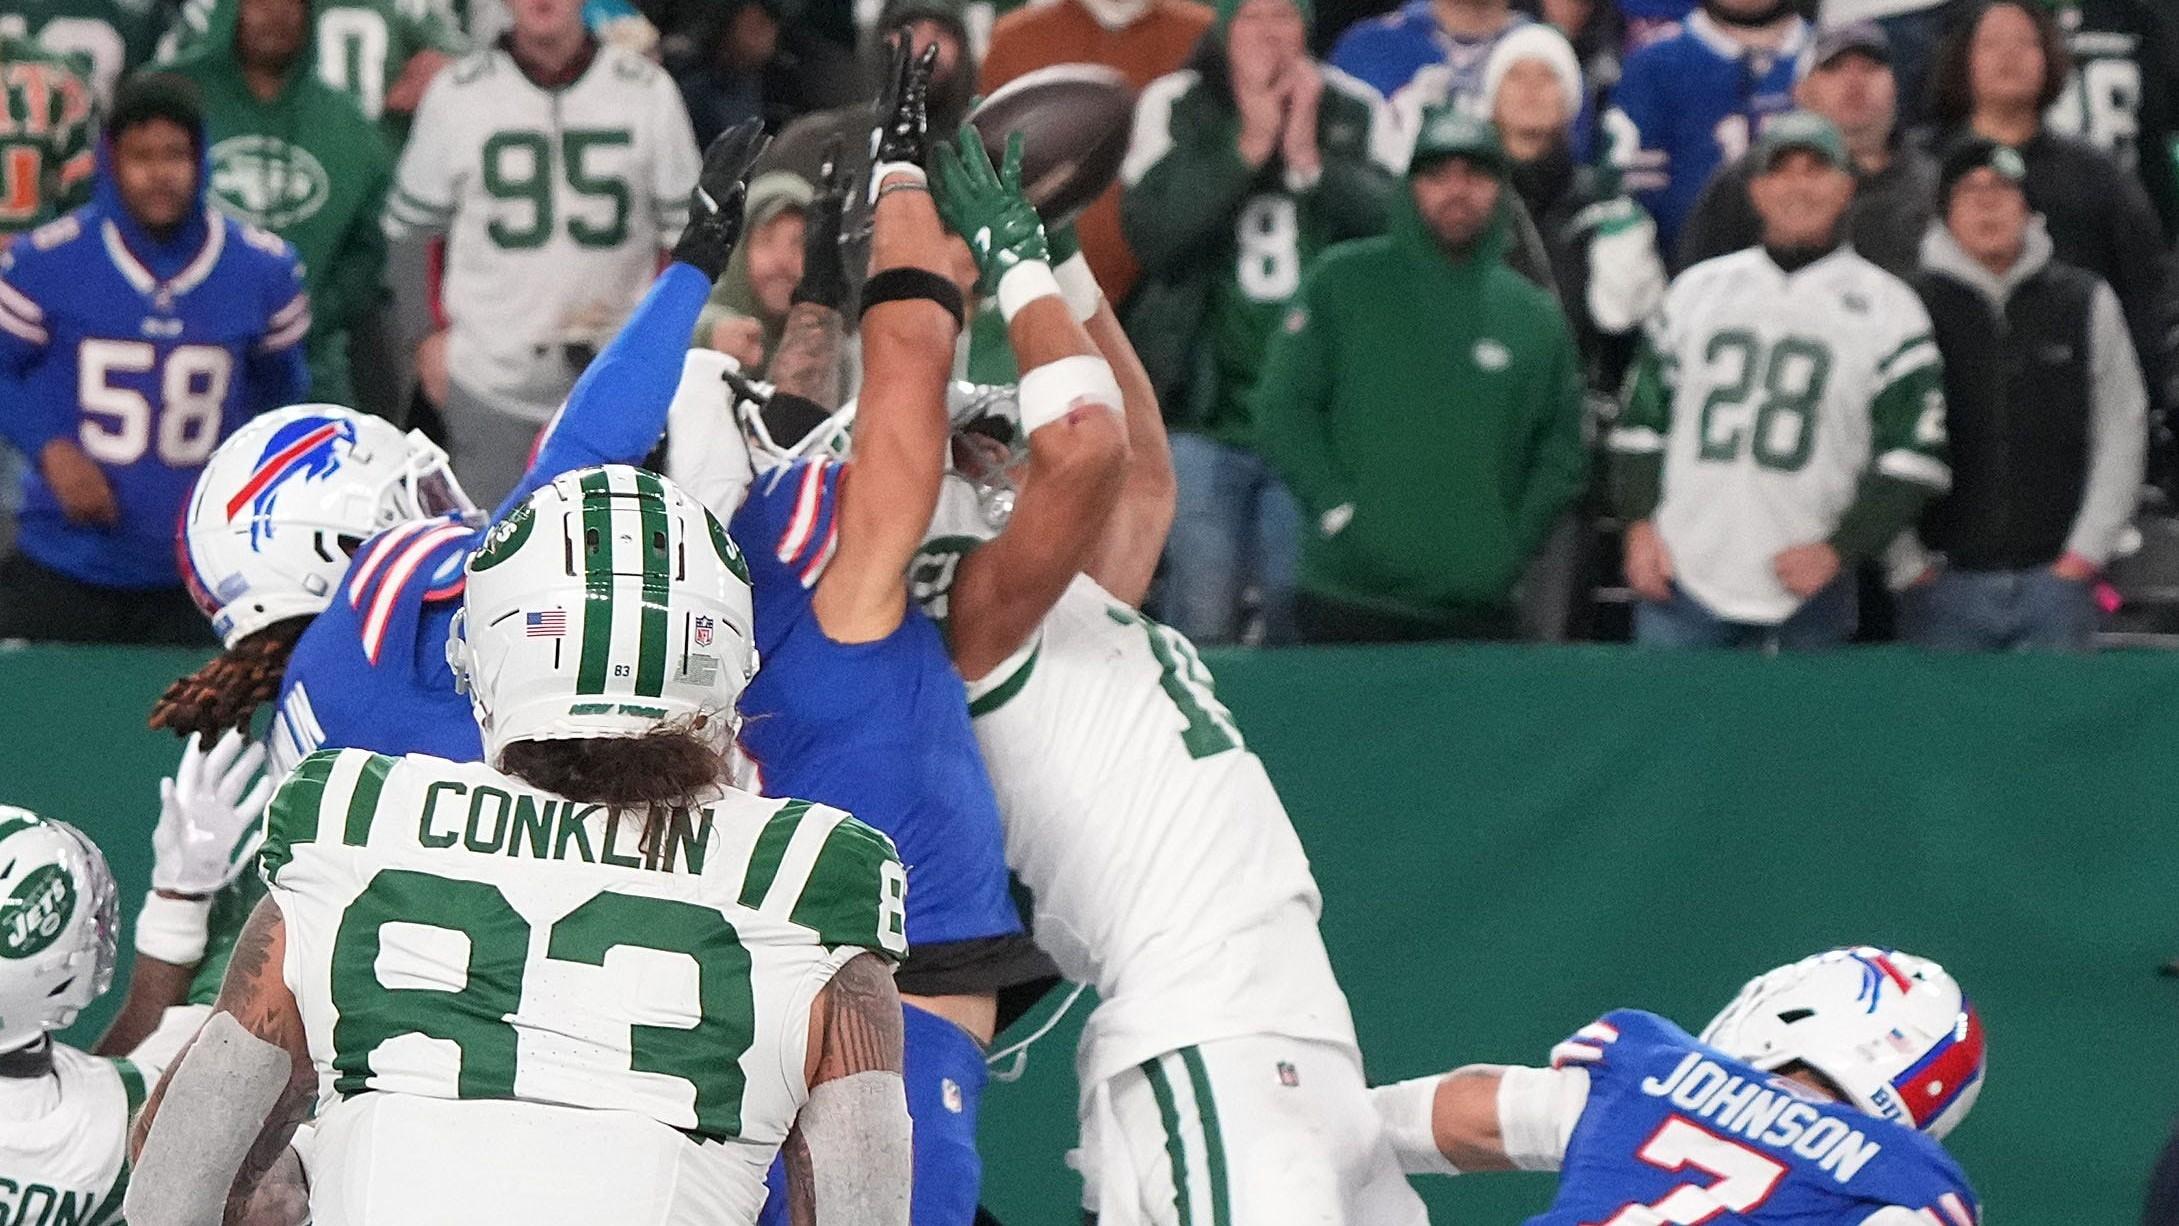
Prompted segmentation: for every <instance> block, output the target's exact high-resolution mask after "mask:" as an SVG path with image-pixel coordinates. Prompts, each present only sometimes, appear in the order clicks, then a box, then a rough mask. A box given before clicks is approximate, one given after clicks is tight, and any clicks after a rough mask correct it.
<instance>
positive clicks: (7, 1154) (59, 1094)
mask: <svg viewBox="0 0 2179 1226" xmlns="http://www.w3.org/2000/svg"><path fill="white" fill-rule="evenodd" d="M159 1072H160V1070H158V1069H156V1068H153V1069H148V1070H146V1069H143V1068H141V1067H140V1066H138V1065H136V1064H133V1063H131V1062H130V1061H127V1060H114V1059H107V1058H105V1057H102V1056H93V1055H89V1054H86V1053H84V1052H80V1051H77V1050H76V1049H75V1048H73V1047H67V1046H63V1045H62V1044H59V1043H55V1044H54V1045H53V1071H52V1073H51V1074H50V1075H48V1076H45V1077H36V1078H28V1077H26V1078H13V1077H10V1078H5V1079H0V1222H10V1223H13V1222H24V1223H33V1224H36V1223H48V1222H80V1223H82V1224H83V1226H107V1224H108V1223H118V1222H119V1221H120V1220H121V1195H122V1193H123V1192H124V1191H125V1190H126V1189H127V1187H128V1179H127V1165H128V1138H129V1116H130V1115H131V1114H133V1113H134V1112H135V1111H136V1109H137V1108H138V1107H141V1106H143V1104H144V1087H145V1086H146V1084H148V1083H149V1082H152V1081H156V1080H157V1079H158V1076H159ZM147 1073H148V1076H147Z"/></svg>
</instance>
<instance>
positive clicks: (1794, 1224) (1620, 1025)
mask: <svg viewBox="0 0 2179 1226" xmlns="http://www.w3.org/2000/svg"><path fill="white" fill-rule="evenodd" d="M1552 1062H1553V1064H1554V1065H1556V1066H1558V1067H1567V1066H1570V1065H1579V1066H1581V1067H1583V1068H1585V1069H1587V1071H1588V1074H1589V1098H1588V1102H1587V1105H1586V1106H1584V1107H1583V1109H1582V1112H1581V1118H1580V1120H1579V1121H1578V1122H1577V1123H1576V1124H1575V1125H1574V1129H1573V1132H1572V1135H1571V1136H1570V1137H1569V1139H1568V1141H1567V1145H1566V1156H1565V1161H1564V1163H1563V1165H1562V1166H1561V1168H1560V1174H1559V1195H1558V1199H1557V1200H1555V1201H1553V1202H1552V1205H1551V1208H1550V1209H1548V1210H1546V1211H1545V1212H1543V1213H1542V1214H1539V1215H1537V1216H1536V1217H1533V1218H1530V1219H1529V1220H1528V1226H1599V1224H1608V1226H1662V1224H1664V1223H1671V1222H1702V1223H1706V1224H1707V1226H1740V1224H1746V1226H1757V1224H1760V1226H1859V1223H1861V1222H1863V1221H1864V1220H1866V1219H1867V1218H1869V1217H1870V1215H1872V1214H1874V1213H1876V1212H1878V1211H1879V1210H1883V1209H1887V1208H1890V1209H1904V1210H1906V1211H1909V1212H1911V1213H1913V1214H1915V1215H1916V1218H1915V1220H1917V1221H1921V1222H1926V1223H1927V1224H1928V1226H1974V1223H1975V1221H1976V1220H1977V1216H1978V1212H1979V1210H1978V1208H1977V1205H1976V1201H1975V1195H1974V1192H1973V1190H1972V1189H1970V1188H1969V1187H1968V1184H1967V1177H1966V1175H1965V1174H1963V1173H1962V1172H1961V1170H1960V1168H1959V1166H1958V1165H1957V1164H1956V1163H1954V1162H1953V1160H1952V1158H1951V1156H1950V1155H1949V1154H1947V1153H1946V1152H1945V1151H1944V1147H1943V1146H1941V1145H1939V1144H1938V1143H1937V1142H1936V1140H1935V1139H1933V1138H1932V1137H1930V1136H1929V1135H1928V1134H1927V1133H1923V1132H1919V1131H1917V1130H1915V1129H1912V1128H1908V1127H1906V1126H1904V1125H1901V1124H1896V1123H1893V1122H1891V1121H1890V1120H1885V1119H1879V1118H1877V1117H1876V1116H1873V1115H1868V1114H1866V1113H1864V1112H1862V1111H1860V1110H1858V1109H1856V1108H1855V1107H1853V1106H1851V1105H1850V1104H1847V1103H1841V1102H1834V1101H1831V1100H1829V1099H1824V1098H1820V1097H1818V1096H1815V1095H1813V1094H1811V1093H1810V1092H1808V1091H1807V1090H1806V1089H1805V1088H1803V1087H1801V1086H1799V1085H1798V1084H1796V1083H1793V1082H1790V1081H1788V1080H1787V1079H1785V1078H1783V1077H1779V1076H1776V1075H1774V1074H1770V1073H1764V1072H1760V1071H1758V1070H1757V1069H1755V1068H1753V1067H1752V1066H1750V1065H1747V1064H1743V1063H1741V1062H1740V1061H1738V1060H1735V1059H1733V1058H1732V1057H1730V1056H1727V1055H1725V1054H1723V1053H1722V1052H1718V1051H1715V1050H1712V1049H1711V1048H1709V1047H1705V1046H1704V1045H1703V1044H1702V1043H1701V1042H1699V1041H1697V1040H1696V1039H1695V1038H1693V1037H1692V1036H1690V1035H1689V1034H1688V1033H1687V1032H1686V1031H1684V1030H1681V1029H1680V1028H1679V1027H1678V1026H1675V1025H1673V1024H1672V1023H1671V1022H1669V1021H1666V1020H1665V1019H1663V1018H1661V1017H1658V1016H1657V1015H1655V1014H1653V1013H1643V1012H1640V1011H1638V1010H1633V1009H1621V1010H1617V1011H1615V1012H1612V1013H1607V1014H1605V1015H1604V1017H1603V1018H1602V1019H1601V1020H1599V1021H1596V1022H1593V1023H1591V1024H1589V1025H1587V1026H1584V1027H1582V1028H1581V1029H1580V1030H1579V1031H1577V1032H1576V1033H1575V1034H1574V1035H1573V1037H1572V1038H1570V1039H1568V1040H1567V1041H1566V1042H1564V1043H1561V1044H1560V1045H1559V1046H1558V1047H1557V1048H1555V1049H1554V1050H1553V1051H1552Z"/></svg>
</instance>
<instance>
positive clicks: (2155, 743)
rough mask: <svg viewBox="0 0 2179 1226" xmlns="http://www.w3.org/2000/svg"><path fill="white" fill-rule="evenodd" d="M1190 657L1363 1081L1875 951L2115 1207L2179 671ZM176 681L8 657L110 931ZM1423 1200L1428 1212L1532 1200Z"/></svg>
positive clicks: (1069, 1102)
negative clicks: (1259, 800)
mask: <svg viewBox="0 0 2179 1226" xmlns="http://www.w3.org/2000/svg"><path fill="white" fill-rule="evenodd" d="M1211 659H1212V663H1213V667H1214V668H1215V669H1216V671H1217V673H1218V675H1219V680H1220V692H1221V695H1222V696H1223V697H1225V698H1226V699H1227V701H1228V702H1229V703H1230V704H1231V705H1232V707H1233V708H1234V710H1235V712H1236V713H1237V715H1238V716H1239V718H1240V722H1241V725H1242V727H1243V728H1244V730H1245V731H1246V732H1247V734H1248V737H1249V740H1250V744H1251V746H1252V747H1253V748H1254V749H1255V750H1256V751H1257V752H1258V753H1259V754H1261V755H1262V756H1263V758H1264V759H1265V761H1266V762H1267V763H1268V764H1269V766H1270V769H1271V773H1272V775H1273V776H1274V777H1275V778H1276V779H1277V781H1278V783H1279V786H1280V788H1281V790H1282V792H1283V793H1284V795H1285V797H1286V801H1287V805H1288V807H1289V808H1290V809H1291V810H1292V812H1293V814H1294V818H1295V821H1296V823H1297V825H1298V826H1299V828H1300V830H1301V834H1302V838H1303V840H1304V841H1305V842H1306V843H1307V844H1308V847H1309V851H1310V854H1311V857H1312V859H1313V860H1314V862H1315V865H1316V870H1317V876H1318V880H1319V881H1320V882H1321V884H1322V886H1323V891H1324V895H1325V915H1324V933H1325V938H1326V940H1327V942H1328V943H1329V945H1330V947H1331V952H1332V957H1333V960H1334V962H1335V964H1336V965H1337V966H1338V968H1339V970H1340V974H1341V978H1342V979H1343V981H1344V982H1345V985H1346V988H1347V992H1348V995H1349V997H1350V999H1351V1000H1352V1002H1353V1005H1354V1013H1355V1018H1356V1022H1357V1025H1358V1028H1359V1030H1360V1033H1361V1038H1362V1046H1363V1050H1364V1052H1365V1053H1366V1054H1367V1058H1368V1062H1369V1069H1370V1073H1371V1075H1372V1077H1374V1078H1376V1079H1379V1080H1391V1079H1397V1078H1403V1077H1410V1076H1415V1075H1418V1074H1422V1073H1426V1072H1430V1071H1433V1070H1437V1069H1441V1068H1445V1067H1450V1066H1452V1065H1457V1064H1463V1063H1468V1062H1473V1061H1530V1062H1536V1061H1541V1060H1542V1059H1543V1057H1544V1053H1545V1052H1546V1051H1547V1049H1549V1047H1550V1046H1551V1045H1552V1044H1553V1043H1555V1042H1556V1041H1558V1040H1559V1039H1560V1038H1562V1037H1564V1036H1565V1034H1566V1033H1567V1032H1569V1031H1571V1030H1572V1029H1573V1028H1574V1027H1576V1026H1579V1025H1581V1024H1582V1023H1584V1022H1586V1021H1588V1020H1589V1019H1590V1018H1592V1017H1594V1016H1595V1015H1596V1014H1598V1013H1600V1012H1603V1011H1604V1010H1607V1009H1610V1008H1614V1007H1618V1006H1623V1005H1632V1006H1640V1007H1646V1008H1650V1009H1654V1010H1657V1011H1659V1012H1662V1013H1665V1014H1667V1015H1669V1016H1671V1017H1674V1018H1676V1019H1678V1020H1679V1021H1681V1022H1682V1023H1683V1024H1685V1025H1687V1026H1689V1027H1690V1028H1696V1027H1699V1026H1700V1025H1701V1024H1702V1022H1703V1021H1704V1020H1705V1019H1706V1018H1707V1017H1708V1016H1709V1015H1710V1013H1711V1012H1713V1011H1714V1010H1715V1009H1716V1008H1717V1007H1719V1006H1720V1005H1722V1004H1723V1003H1724V1002H1725V1001H1726V1000H1727V999H1728V998H1730V996H1731V995H1732V993H1733V992H1734V991H1735V990H1736V989H1737V988H1738V987H1739V985H1740V984H1741V982H1742V981H1743V980H1744V979H1746V978H1747V977H1748V976H1750V975H1752V974H1753V973H1755V972H1757V971H1760V970H1762V969H1764V968H1767V967H1769V966H1771V965H1773V964H1775V963H1779V962H1784V961H1789V960H1791V959H1793V958H1796V957H1798V956H1800V955H1802V954H1805V953H1808V952H1812V951H1814V950H1817V949H1821V948H1825V947H1827V946H1831V945H1837V944H1845V943H1852V942H1861V941H1867V942H1877V943H1884V944H1893V945H1898V946H1901V947H1904V948H1907V949H1911V950H1913V951H1915V952H1917V953H1921V954H1925V955H1928V956H1931V957H1934V958H1937V959H1938V960H1940V961H1942V962H1943V963H1944V964H1945V965H1946V966H1948V967H1949V968H1951V969H1952V970H1953V971H1954V972H1955V973H1956V974H1958V975H1959V977H1960V979H1961V980H1962V981H1963V982H1964V983H1965V984H1966V986H1967V988H1968V990H1969V992H1970V994H1971V995H1973V997H1974V998H1975V1001H1976V1004H1977V1005H1978V1006H1979V1007H1980V1009H1981V1010H1982V1013H1983V1016H1984V1018H1985V1020H1986V1022H1987V1023H1988V1027H1989V1035H1990V1039H1989V1042H1990V1078H1989V1082H1988V1084H1987V1086H1986V1088H1985V1090H1984V1093H1983V1095H1982V1099H1981V1102H1980V1105H1979V1106H1978V1107H1977V1108H1976V1110H1975V1113H1974V1115H1973V1116H1972V1117H1971V1118H1970V1119H1969V1120H1968V1121H1967V1123H1966V1124H1965V1125H1964V1126H1963V1127H1962V1128H1961V1130H1960V1131H1959V1133H1957V1134H1956V1135H1955V1137H1954V1139H1953V1148H1954V1150H1955V1152H1956V1153H1958V1154H1959V1156H1960V1157H1961V1159H1962V1161H1963V1162H1964V1163H1965V1164H1966V1166H1967V1169H1968V1171H1969V1172H1970V1173H1971V1174H1972V1175H1973V1177H1974V1179H1975V1181H1976V1183H1977V1185H1978V1187H1979V1188H1980V1189H1981V1191H1982V1193H1983V1197H1984V1200H1985V1201H1986V1203H1987V1204H1988V1205H1989V1206H1990V1208H1991V1210H1992V1212H1993V1213H1994V1214H1995V1215H1996V1219H1997V1220H1999V1221H2003V1222H2011V1223H2025V1224H2035V1226H2045V1224H2047V1226H2061V1224H2064V1226H2071V1224H2080V1223H2107V1224H2111V1226H2118V1224H2121V1223H2129V1222H2132V1221H2134V1220H2135V1219H2136V1217H2137V1214H2138V1206H2139V1203H2140V1197H2141V1192H2142V1188H2143V1184H2144V1181H2145V1178H2146V1175H2147V1172H2148V1170H2149V1168H2150V1166H2151V1164H2152V1162H2153V1160H2154V1158H2155V1154H2156V1152H2157V1149H2158V1147H2159V1146H2160V1145H2161V1143H2162V1141H2163V1139H2164V1137H2165V1135H2166V1132H2167V1130H2168V1128H2169V1125H2170V1122H2171V1119H2172V1116H2173V1114H2174V1110H2175V1108H2179V1074H2175V1068H2174V1055H2175V1047H2174V1027H2173V1017H2174V1007H2175V1005H2179V984H2175V983H2174V982H2172V981H2167V980H2160V979H2158V978H2157V977H2156V976H2155V974H2154V971H2155V969H2156V967H2157V966H2158V965H2159V964H2160V963H2161V962H2163V961H2164V960H2165V959H2167V958H2169V957H2171V956H2172V955H2174V954H2179V906H2175V902H2179V897H2175V894H2179V891H2175V886H2179V829H2175V826H2174V821H2173V818H2174V808H2175V806H2174V804H2173V796H2174V791H2175V789H2179V657H2170V656H2159V655H2108V656H2103V657H2100V658H2095V659H2087V660H2071V659H2057V658H2047V659H2038V658H2001V659H1983V658H1928V657H1923V656H1918V655H1913V654H1908V653H1905V652H1900V651H1866V652H1856V653H1852V654H1843V655H1837V656H1832V657H1828V658H1801V659H1775V660H1766V659H1759V658H1745V657H1732V656H1698V655H1672V656H1668V655H1660V654H1645V653H1640V652H1634V651H1628V650H1621V649H1610V648H1595V649H1581V648H1569V649H1561V650H1523V649H1441V648H1385V649H1375V650H1321V651H1289V652H1280V653H1263V654H1223V655H1221V654H1216V653H1214V654H1213V655H1212V657H1211ZM193 662H194V661H193V660H192V659H191V658H190V657H188V656H186V655H182V654H177V653H173V652H161V651H129V650H114V649H73V648H33V649H23V650H14V651H0V695H5V696H6V699H7V701H5V702H4V703H0V744H5V745H6V746H7V747H8V749H7V755H6V760H5V762H6V765H5V777H4V782H0V799H4V800H6V801H9V802H13V803H18V804H24V805H28V806H31V807H34V808H37V809H39V810H41V811H43V812H45V813H48V814H50V815H53V816H56V817H62V818H66V819H67V820H70V821H73V822H76V823H78V824H79V825H81V826H83V827H84V828H85V829H86V830H88V831H89V832H90V833H92V834H93V835H94V836H95V837H96V838H97V839H98V841H99V842H100V843H101V844H102V845H103V846H105V847H106V848H107V849H108V853H109V855H110V856H111V858H112V860H113V863H114V869H115V872H116V875H117V876H118V877H119V878H120V881H121V885H122V898H123V900H124V905H125V906H126V907H128V908H129V909H130V910H131V911H133V909H134V906H135V903H136V901H137V900H138V899H140V898H141V896H142V893H143V890H144V888H145V885H146V882H147V879H148V876H149V872H150V831H151V827H152V823H153V821H154V820H155V818H156V815H157V800H156V796H157V793H156V780H157V779H158V777H159V776H160V774H161V773H162V772H164V771H165V770H166V769H168V768H169V766H170V765H171V760H172V757H173V754H174V742H173V741H172V740H171V739H170V738H167V737H164V736H162V735H155V734H152V733H150V732H147V731H146V730H145V729H144V726H143V713H144V712H145V710H146V709H147V708H148V706H149V704H150V702H151V700H152V699H153V698H154V697H155V696H156V695H157V694H158V692H159V690H160V689H161V687H162V686H163V685H164V684H165V683H166V682H167V681H168V680H169V679H171V678H172V677H174V676H176V675H178V674H179V673H180V672H181V671H183V670H184V669H185V668H186V667H188V666H189V665H191V664H192V663H193ZM125 947H126V942H124V948H125ZM118 996H119V992H118V985H117V991H116V992H115V994H114V996H112V997H109V998H108V1000H107V1001H106V1002H104V1003H102V1004H101V1005H100V1006H97V1007H94V1008H93V1009H92V1010H90V1011H88V1012H87V1013H86V1015H85V1016H84V1018H83V1019H82V1020H81V1021H80V1022H79V1024H78V1025H77V1026H76V1028H75V1029H74V1030H73V1031H72V1032H71V1035H70V1037H71V1038H73V1039H75V1040H76V1041H78V1042H88V1041H89V1038H90V1036H92V1035H94V1034H95V1033H96V1032H97V1031H98V1029H99V1028H100V1027H101V1026H103V1025H104V1023H105V1020H106V1018H107V1016H108V1015H109V1014H110V1012H111V1005H112V1004H113V1003H114V1001H115V1000H117V999H118ZM1078 1009H1079V1012H1078V1013H1077V1014H1076V1015H1075V1016H1073V1017H1071V1018H1069V1019H1068V1020H1067V1022H1065V1023H1064V1024H1062V1025H1061V1026H1060V1027H1059V1029H1057V1030H1056V1031H1055V1032H1054V1033H1053V1034H1052V1036H1051V1037H1049V1038H1048V1039H1046V1040H1045V1041H1043V1042H1042V1043H1040V1044H1038V1045H1037V1046H1036V1047H1035V1048H1034V1049H1033V1051H1032V1053H1031V1058H1030V1061H1029V1065H1028V1068H1027V1072H1026V1075H1025V1076H1024V1077H1023V1078H1022V1079H1021V1080H1020V1081H1018V1082H1015V1083H1012V1084H1004V1085H1001V1084H994V1085H993V1086H992V1087H991V1088H990V1090H989V1091H988V1092H987V1095H986V1099H985V1129H984V1135H985V1137H986V1138H987V1141H986V1150H985V1155H986V1156H985V1162H986V1172H987V1189H986V1196H985V1199H986V1202H987V1203H988V1204H989V1205H990V1206H991V1207H992V1209H993V1210H994V1211H995V1212H997V1213H998V1215H999V1216H1000V1217H1001V1218H1002V1219H1003V1220H1004V1221H1006V1222H1007V1223H1008V1224H1009V1226H1041V1224H1046V1223H1053V1224H1057V1223H1068V1222H1072V1221H1074V1220H1076V1218H1075V1212H1074V1206H1075V1203H1076V1196H1077V1193H1078V1189H1079V1182H1078V1180H1077V1179H1076V1178H1075V1176H1074V1175H1073V1174H1072V1173H1071V1172H1069V1171H1068V1169H1067V1168H1066V1167H1065V1165H1064V1154H1065V1151H1066V1150H1067V1148H1068V1146H1069V1145H1070V1144H1071V1142H1072V1138H1073V1103H1074V1077H1073V1071H1072V1049H1073V1041H1074V1036H1075V1034H1076V1033H1077V1031H1078V1028H1079V1022H1080V1018H1081V1015H1082V1014H1083V1013H1086V1011H1087V1009H1086V1005H1085V1006H1082V1007H1078ZM1427 1185H1428V1186H1427V1188H1426V1194H1427V1196H1428V1198H1429V1200H1430V1203H1431V1206H1432V1209H1433V1216H1434V1218H1435V1220H1437V1221H1439V1222H1441V1223H1443V1222H1491V1223H1507V1222H1513V1221H1517V1220H1518V1219H1519V1218H1520V1217H1521V1216H1523V1215H1524V1214H1526V1213H1528V1212H1533V1211H1534V1210H1535V1209H1537V1208H1539V1207H1541V1206H1542V1205H1543V1204H1544V1203H1545V1201H1546V1200H1547V1198H1548V1196H1549V1194H1550V1184H1549V1181H1548V1180H1546V1179H1543V1178H1541V1177H1537V1176H1479V1177H1473V1178H1469V1179H1463V1180H1432V1181H1427Z"/></svg>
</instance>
